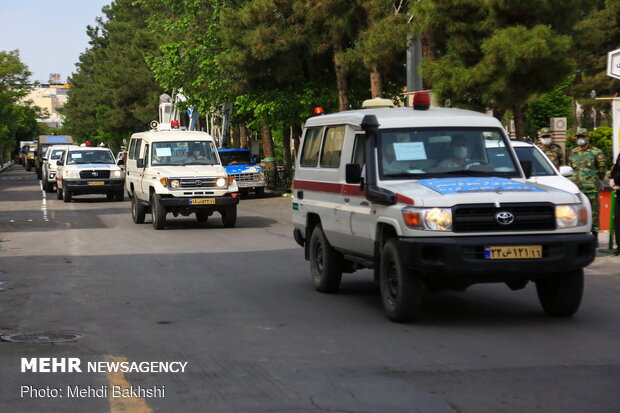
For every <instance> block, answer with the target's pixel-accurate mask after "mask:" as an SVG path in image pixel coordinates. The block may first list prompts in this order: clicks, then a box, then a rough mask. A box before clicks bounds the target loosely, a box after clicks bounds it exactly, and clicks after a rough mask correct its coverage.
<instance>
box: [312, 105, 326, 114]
mask: <svg viewBox="0 0 620 413" xmlns="http://www.w3.org/2000/svg"><path fill="white" fill-rule="evenodd" d="M312 113H314V114H315V115H322V114H323V108H322V107H320V106H317V107H316V108H314V110H313V111H312Z"/></svg>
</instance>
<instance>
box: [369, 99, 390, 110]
mask: <svg viewBox="0 0 620 413" xmlns="http://www.w3.org/2000/svg"><path fill="white" fill-rule="evenodd" d="M393 107H394V102H392V101H391V100H390V99H382V98H374V99H366V100H365V101H364V102H363V103H362V108H363V109H379V108H393Z"/></svg>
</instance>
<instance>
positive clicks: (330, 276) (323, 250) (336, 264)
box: [309, 225, 343, 293]
mask: <svg viewBox="0 0 620 413" xmlns="http://www.w3.org/2000/svg"><path fill="white" fill-rule="evenodd" d="M309 249H310V273H311V274H312V280H313V281H314V286H315V287H316V289H317V290H318V291H321V292H323V293H335V292H336V291H338V289H339V288H340V282H341V281H342V261H343V259H342V255H341V254H340V253H339V252H338V251H336V250H335V249H334V248H333V247H332V246H331V245H329V241H327V238H326V237H325V234H324V233H323V228H322V227H321V225H317V226H316V227H314V230H313V231H312V235H310V246H309Z"/></svg>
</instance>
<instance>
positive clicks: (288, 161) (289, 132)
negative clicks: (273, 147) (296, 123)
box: [282, 128, 293, 171]
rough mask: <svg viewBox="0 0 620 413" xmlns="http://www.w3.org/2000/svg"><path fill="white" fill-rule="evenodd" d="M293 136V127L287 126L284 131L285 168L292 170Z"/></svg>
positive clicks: (283, 154) (283, 153) (283, 151)
mask: <svg viewBox="0 0 620 413" xmlns="http://www.w3.org/2000/svg"><path fill="white" fill-rule="evenodd" d="M292 137H293V128H287V129H286V130H283V131H282V156H283V157H284V170H285V171H290V170H291V169H292V165H293V162H292V158H291V138H292Z"/></svg>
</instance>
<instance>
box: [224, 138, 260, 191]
mask: <svg viewBox="0 0 620 413" xmlns="http://www.w3.org/2000/svg"><path fill="white" fill-rule="evenodd" d="M218 153H219V155H220V159H221V160H222V165H224V168H226V173H227V174H228V176H232V177H233V179H234V180H235V182H237V186H239V192H241V194H242V195H243V194H247V193H248V191H254V193H255V194H256V196H263V195H264V194H265V174H264V172H263V168H261V167H260V166H258V165H257V164H256V159H255V158H254V155H252V152H251V151H250V150H249V149H218Z"/></svg>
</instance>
